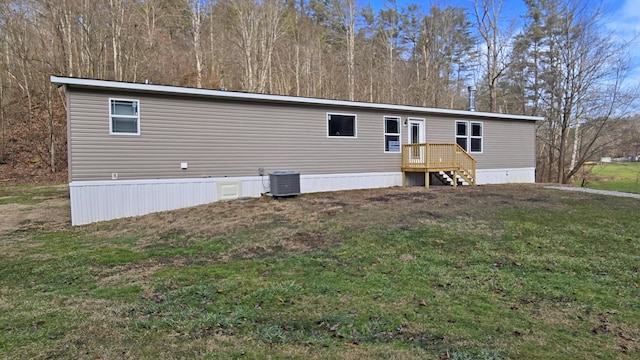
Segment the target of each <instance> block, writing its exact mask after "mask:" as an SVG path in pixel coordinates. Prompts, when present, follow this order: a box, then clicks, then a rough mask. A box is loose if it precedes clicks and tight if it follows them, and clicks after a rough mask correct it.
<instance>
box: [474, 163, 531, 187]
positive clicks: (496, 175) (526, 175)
mask: <svg viewBox="0 0 640 360" xmlns="http://www.w3.org/2000/svg"><path fill="white" fill-rule="evenodd" d="M476 178H477V181H476V184H478V185H483V184H506V183H535V182H536V168H533V167H532V168H515V169H482V170H476Z"/></svg>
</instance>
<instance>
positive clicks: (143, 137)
mask: <svg viewBox="0 0 640 360" xmlns="http://www.w3.org/2000/svg"><path fill="white" fill-rule="evenodd" d="M109 98H123V99H132V100H139V101H140V135H128V136H123V135H110V134H109ZM68 100H69V107H68V109H69V114H68V117H69V138H68V139H69V142H70V143H69V149H70V154H69V158H70V161H69V164H70V180H71V181H84V180H110V179H111V174H112V173H117V174H118V179H121V180H133V179H170V178H172V179H173V178H199V177H225V176H227V177H237V176H257V175H258V168H264V169H265V171H266V172H267V173H268V172H271V171H274V170H294V171H299V172H300V173H301V174H303V175H304V174H340V173H370V172H399V171H400V166H401V162H402V159H401V154H398V153H385V152H384V121H383V119H384V116H385V115H387V116H400V117H401V119H402V120H401V124H402V125H401V136H400V138H401V143H402V144H406V143H407V136H408V133H407V127H406V126H404V120H405V119H407V117H412V118H423V119H425V125H426V136H427V137H426V138H427V142H446V143H453V142H455V121H456V120H466V121H480V122H482V123H483V130H484V137H483V153H482V154H472V156H474V158H476V160H477V161H478V169H493V168H524V167H534V166H535V143H534V142H535V133H534V131H535V122H533V121H525V120H513V121H510V120H505V119H488V118H482V119H475V118H473V117H472V116H469V117H466V118H465V117H461V116H445V115H438V116H434V115H433V114H425V113H399V112H397V111H388V112H387V111H383V110H379V109H378V110H367V109H363V108H352V107H340V106H322V105H297V104H276V103H267V102H257V101H248V100H241V101H233V100H220V99H217V98H214V97H195V96H178V95H175V96H171V95H167V94H160V95H156V94H150V93H128V92H115V91H114V92H111V91H98V90H93V89H80V88H73V87H69V88H68ZM327 113H337V114H354V115H356V116H357V138H352V137H327ZM182 162H187V163H188V169H187V170H181V169H180V163H182Z"/></svg>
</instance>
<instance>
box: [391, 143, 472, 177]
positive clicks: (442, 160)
mask: <svg viewBox="0 0 640 360" xmlns="http://www.w3.org/2000/svg"><path fill="white" fill-rule="evenodd" d="M402 171H417V172H436V171H457V172H461V173H463V174H464V175H466V176H465V177H468V178H469V179H470V180H472V181H473V182H474V183H475V178H476V160H475V159H474V158H473V157H471V156H470V155H469V154H467V152H466V151H464V149H463V148H462V147H460V145H458V144H455V143H427V144H406V145H402Z"/></svg>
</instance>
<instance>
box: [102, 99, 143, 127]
mask: <svg viewBox="0 0 640 360" xmlns="http://www.w3.org/2000/svg"><path fill="white" fill-rule="evenodd" d="M109 132H110V134H113V135H140V103H139V101H138V100H125V99H109Z"/></svg>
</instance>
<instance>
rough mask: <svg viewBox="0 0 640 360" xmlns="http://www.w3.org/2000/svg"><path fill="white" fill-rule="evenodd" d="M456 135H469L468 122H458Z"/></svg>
mask: <svg viewBox="0 0 640 360" xmlns="http://www.w3.org/2000/svg"><path fill="white" fill-rule="evenodd" d="M456 135H457V136H467V123H466V122H464V121H457V122H456Z"/></svg>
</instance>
